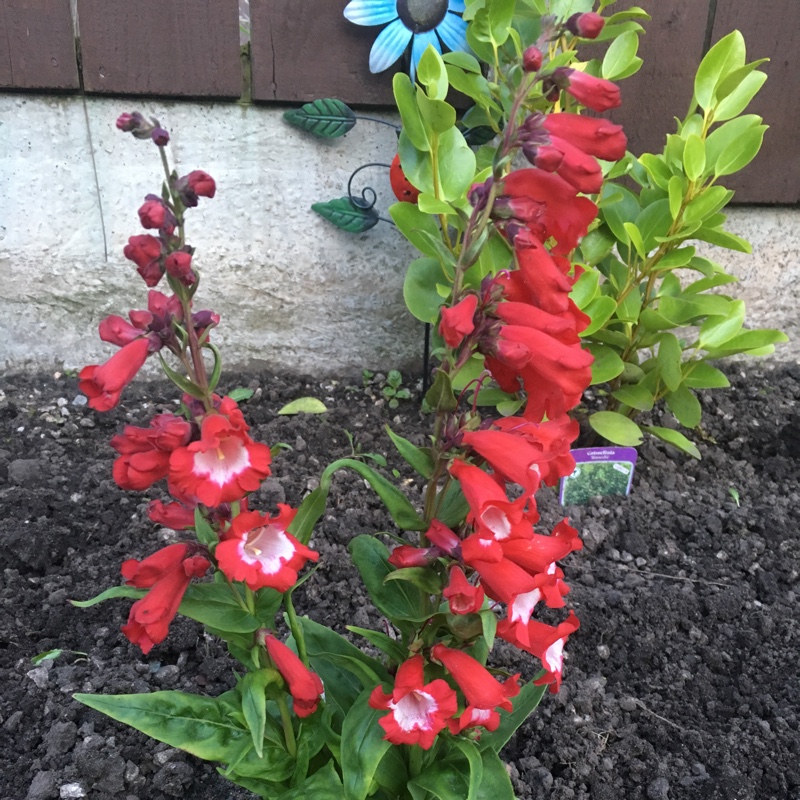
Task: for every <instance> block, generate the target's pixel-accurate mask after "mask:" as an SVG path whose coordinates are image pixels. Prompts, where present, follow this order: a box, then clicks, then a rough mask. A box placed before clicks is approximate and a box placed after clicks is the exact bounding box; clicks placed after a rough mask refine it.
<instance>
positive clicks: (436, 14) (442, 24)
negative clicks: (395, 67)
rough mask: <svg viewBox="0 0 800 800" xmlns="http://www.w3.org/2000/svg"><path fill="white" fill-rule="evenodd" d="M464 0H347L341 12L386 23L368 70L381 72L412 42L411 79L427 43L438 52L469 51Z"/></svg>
mask: <svg viewBox="0 0 800 800" xmlns="http://www.w3.org/2000/svg"><path fill="white" fill-rule="evenodd" d="M464 8H465V3H464V0H350V2H349V3H348V4H347V7H346V8H345V10H344V15H345V17H346V18H347V19H349V20H350V22H354V23H355V24H356V25H385V24H386V23H387V22H388V23H389V24H388V25H386V27H385V28H384V29H383V30H382V31H381V32H380V33H379V34H378V38H377V39H376V40H375V42H374V44H373V45H372V50H371V51H370V54H369V70H370V72H383V71H384V70H385V69H388V68H389V67H391V66H392V64H394V63H395V61H397V60H398V59H399V58H400V57H401V56H402V55H403V53H404V52H405V50H406V48H407V47H408V45H409V42H410V43H411V68H410V71H411V78H412V80H413V79H414V76H415V74H416V70H417V64H419V60H420V58H422V54H423V53H424V52H425V50H426V49H427V47H428V45H429V44H430V45H433V46H434V47H435V48H436V49H437V50H438V51H439V52H440V53H441V52H442V45H444V46H445V47H447V48H448V49H449V50H464V51H469V46H468V45H467V36H466V33H467V23H466V22H465V21H464V20H463V19H461V17H460V16H459V14H461V13H463V11H464Z"/></svg>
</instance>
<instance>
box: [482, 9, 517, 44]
mask: <svg viewBox="0 0 800 800" xmlns="http://www.w3.org/2000/svg"><path fill="white" fill-rule="evenodd" d="M515 6H516V2H515V0H492V2H490V3H489V4H488V5H487V8H488V12H489V33H490V36H491V39H492V42H493V43H494V45H495V46H496V47H499V46H500V45H502V44H504V43H505V41H506V39H508V34H509V28H511V22H512V20H513V18H514V8H515Z"/></svg>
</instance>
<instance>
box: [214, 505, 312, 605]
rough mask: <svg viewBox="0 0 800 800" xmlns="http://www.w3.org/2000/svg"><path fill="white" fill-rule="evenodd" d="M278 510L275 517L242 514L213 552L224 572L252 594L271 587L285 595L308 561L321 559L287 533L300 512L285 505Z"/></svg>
mask: <svg viewBox="0 0 800 800" xmlns="http://www.w3.org/2000/svg"><path fill="white" fill-rule="evenodd" d="M278 509H279V512H278V514H276V515H275V516H274V517H270V516H268V515H266V514H259V513H258V512H257V511H247V512H245V513H242V514H239V515H238V516H237V517H236V518H234V520H233V522H232V523H231V527H230V529H229V530H228V531H227V532H226V534H225V540H224V541H222V542H220V543H219V544H218V545H217V549H216V550H215V551H214V556H215V557H216V559H217V564H218V565H219V568H220V569H221V570H222V572H223V573H225V575H226V576H227V577H228V578H229V579H230V580H232V581H244V582H245V583H246V584H247V585H248V586H249V587H250V588H251V589H252V590H253V591H257V590H258V589H263V588H264V587H266V586H269V587H271V588H272V589H276V590H277V591H279V592H285V591H287V590H288V589H290V588H291V587H292V586H294V584H295V583H296V582H297V573H298V572H299V571H300V570H301V569H302V568H303V566H304V565H305V563H306V561H309V560H310V561H317V560H318V559H319V553H317V552H316V551H314V550H311V549H310V548H309V547H306V546H305V545H304V544H301V543H300V542H299V541H297V539H295V538H294V536H292V534H291V533H288V532H287V531H286V529H287V528H288V527H289V525H290V524H291V522H292V520H293V519H294V517H295V514H297V511H296V510H295V509H293V508H290V507H289V506H288V505H286V504H284V503H279V504H278Z"/></svg>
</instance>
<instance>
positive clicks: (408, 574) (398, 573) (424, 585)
mask: <svg viewBox="0 0 800 800" xmlns="http://www.w3.org/2000/svg"><path fill="white" fill-rule="evenodd" d="M391 581H408V583H411V584H413V585H414V586H416V587H417V588H418V589H419V590H420V591H422V592H425V593H426V594H439V593H440V592H441V591H442V589H443V588H444V587H443V586H442V579H441V578H440V577H439V575H438V573H437V572H436V570H434V569H431V568H430V567H404V568H401V569H396V570H395V571H394V572H390V573H389V574H388V575H387V576H386V577H385V578H384V580H383V582H384V584H388V583H390V582H391Z"/></svg>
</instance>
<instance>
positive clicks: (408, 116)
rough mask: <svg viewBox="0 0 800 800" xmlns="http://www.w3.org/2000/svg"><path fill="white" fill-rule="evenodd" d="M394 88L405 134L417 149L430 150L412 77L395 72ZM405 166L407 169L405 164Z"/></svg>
mask: <svg viewBox="0 0 800 800" xmlns="http://www.w3.org/2000/svg"><path fill="white" fill-rule="evenodd" d="M392 88H393V90H394V99H395V103H396V104H397V110H398V111H399V112H400V118H401V120H402V122H403V135H404V136H406V137H407V138H408V140H409V142H410V143H411V144H412V145H413V146H414V147H415V148H416V149H417V150H422V151H423V152H426V151H429V150H430V149H431V145H430V141H429V139H428V132H427V130H426V128H425V124H424V123H423V121H422V115H421V114H420V112H419V107H418V106H417V99H416V93H417V90H416V89H415V88H414V85H413V84H412V83H411V78H409V77H408V75H406V74H405V73H404V72H397V73H395V75H394V77H393V78H392ZM400 158H401V161H404V159H403V157H402V155H401V157H400ZM403 168H404V169H405V165H404V167H403ZM406 174H408V172H406Z"/></svg>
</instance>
